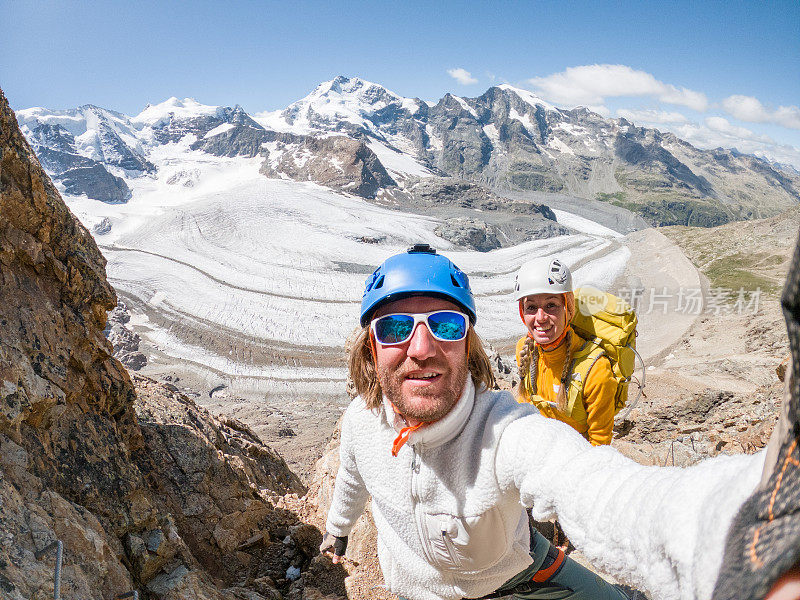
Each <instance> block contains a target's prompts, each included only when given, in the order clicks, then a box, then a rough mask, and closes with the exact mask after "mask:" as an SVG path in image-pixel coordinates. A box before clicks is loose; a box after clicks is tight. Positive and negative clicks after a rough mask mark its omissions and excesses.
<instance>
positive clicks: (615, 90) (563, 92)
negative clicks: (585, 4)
mask: <svg viewBox="0 0 800 600" xmlns="http://www.w3.org/2000/svg"><path fill="white" fill-rule="evenodd" d="M528 83H530V84H531V85H532V86H534V87H535V88H536V91H537V93H538V94H540V95H541V96H542V97H544V98H545V99H547V100H550V101H552V102H556V103H564V104H569V105H573V106H575V105H579V104H582V105H590V104H595V105H597V104H603V103H604V101H605V99H606V98H609V97H618V96H652V97H654V98H657V99H658V100H660V101H661V102H666V103H668V104H678V105H681V106H687V107H689V108H691V109H694V110H696V111H701V112H702V111H704V110H706V109H707V108H708V99H707V98H706V96H705V94H703V93H702V92H695V91H694V90H690V89H687V88H678V87H676V86H674V85H671V84H667V83H664V82H663V81H659V80H658V79H656V78H655V77H653V75H651V74H650V73H646V72H645V71H637V70H635V69H632V68H631V67H628V66H626V65H582V66H579V67H569V68H567V69H566V70H564V71H563V72H561V73H553V74H552V75H548V76H547V77H534V78H533V79H529V80H528Z"/></svg>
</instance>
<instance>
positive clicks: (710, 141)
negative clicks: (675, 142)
mask: <svg viewBox="0 0 800 600" xmlns="http://www.w3.org/2000/svg"><path fill="white" fill-rule="evenodd" d="M669 129H670V130H671V131H672V132H673V133H675V134H676V135H677V136H678V137H679V138H681V139H683V140H686V141H687V142H689V143H690V144H692V145H694V146H697V147H698V148H705V149H709V148H719V147H722V148H736V149H737V150H738V151H739V152H743V153H745V154H755V155H756V156H760V157H762V158H767V159H769V160H772V161H776V162H780V163H785V164H790V165H793V166H794V167H795V168H797V169H800V149H798V148H795V147H794V146H791V145H789V144H780V143H778V142H776V141H775V140H773V139H772V138H770V137H769V136H766V135H758V134H755V133H753V132H752V131H750V130H749V129H746V128H744V127H737V126H736V125H732V124H731V123H729V122H728V120H727V119H724V118H722V117H709V118H707V119H706V120H705V124H703V125H700V124H697V123H686V124H683V125H677V126H670V127H669Z"/></svg>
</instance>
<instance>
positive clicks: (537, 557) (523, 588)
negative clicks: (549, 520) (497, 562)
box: [400, 531, 628, 600]
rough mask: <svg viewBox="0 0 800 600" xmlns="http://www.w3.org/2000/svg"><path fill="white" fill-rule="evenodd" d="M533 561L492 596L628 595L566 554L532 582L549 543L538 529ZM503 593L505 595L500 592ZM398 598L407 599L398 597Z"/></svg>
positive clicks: (612, 598)
mask: <svg viewBox="0 0 800 600" xmlns="http://www.w3.org/2000/svg"><path fill="white" fill-rule="evenodd" d="M531 548H532V549H531V558H533V564H531V566H530V567H528V568H527V569H525V570H524V571H521V572H520V573H517V574H516V575H515V576H514V577H512V578H511V579H509V580H508V581H506V582H505V583H504V584H503V585H501V586H500V587H499V588H498V589H497V591H496V592H495V593H496V594H499V595H495V594H492V595H491V596H492V597H494V598H519V599H520V600H628V596H627V595H626V594H625V593H623V592H622V590H620V589H619V588H617V587H616V586H614V585H611V584H610V583H608V582H607V581H606V580H605V579H603V578H602V577H600V576H599V575H597V574H596V573H593V572H592V571H590V570H589V569H587V568H586V567H584V566H582V565H580V564H578V563H577V562H575V561H574V560H572V559H571V558H570V557H569V556H567V557H565V558H564V562H563V563H562V564H561V567H560V568H559V569H558V571H557V572H556V573H555V574H554V575H553V576H552V577H551V578H550V579H548V580H547V581H544V582H541V583H536V582H533V581H532V580H531V578H532V577H533V576H534V575H535V574H536V573H537V572H538V571H539V569H540V568H541V567H542V565H543V564H544V562H545V558H546V556H547V551H548V550H549V549H550V542H548V541H547V539H546V538H545V537H544V536H543V535H542V534H541V533H539V532H538V531H536V532H534V533H533V538H532V539H531ZM503 592H505V595H502V593H503ZM400 600H408V599H406V598H403V597H402V596H401V597H400Z"/></svg>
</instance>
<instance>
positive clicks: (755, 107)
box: [722, 94, 800, 129]
mask: <svg viewBox="0 0 800 600" xmlns="http://www.w3.org/2000/svg"><path fill="white" fill-rule="evenodd" d="M722 108H724V109H725V111H726V112H727V113H728V114H730V115H731V116H733V117H736V118H737V119H739V120H740V121H749V122H751V123H774V124H775V125H781V126H783V127H788V128H790V129H800V108H798V107H797V106H779V107H778V108H777V109H776V110H774V111H770V110H769V109H768V108H767V107H766V106H764V105H763V104H762V103H761V101H760V100H758V98H753V97H752V96H742V95H739V94H736V95H733V96H728V97H727V98H725V100H723V101H722Z"/></svg>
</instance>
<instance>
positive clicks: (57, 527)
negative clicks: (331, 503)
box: [0, 92, 341, 600]
mask: <svg viewBox="0 0 800 600" xmlns="http://www.w3.org/2000/svg"><path fill="white" fill-rule="evenodd" d="M115 304H116V299H115V295H114V292H113V290H112V289H111V287H110V286H109V284H108V282H107V281H106V278H105V261H104V259H103V257H102V256H101V255H100V253H99V251H98V249H97V246H96V245H95V243H94V241H93V239H92V237H91V236H90V235H89V233H88V232H87V231H86V229H85V228H84V227H83V226H82V225H81V224H80V223H79V222H78V221H77V220H76V219H75V217H73V215H72V214H71V213H70V212H69V210H68V209H67V207H66V206H65V204H64V203H63V201H62V200H61V198H60V196H59V194H58V192H57V191H56V189H55V187H54V186H53V184H52V182H51V181H50V180H49V179H48V177H47V176H46V175H45V174H44V172H43V171H42V169H41V167H40V165H39V163H38V161H37V160H36V157H35V156H34V155H33V152H32V151H31V148H30V147H29V146H28V144H27V142H26V141H25V139H24V138H23V137H22V135H21V133H20V131H19V129H18V127H17V123H16V119H15V117H14V113H13V112H12V111H11V110H10V108H9V106H8V103H7V101H6V99H5V97H4V96H3V95H2V92H0V598H2V599H3V600H6V599H8V600H30V599H36V600H40V599H44V598H47V597H52V596H53V585H54V584H53V574H54V558H55V557H54V555H53V553H51V554H49V555H46V556H45V557H43V558H41V559H37V558H36V557H35V552H36V551H37V550H41V549H43V548H45V547H46V546H47V545H48V544H50V543H51V542H53V541H55V540H56V539H58V540H61V541H62V542H63V544H64V555H63V569H62V573H61V577H62V581H61V593H62V595H63V597H65V598H81V599H85V600H111V599H112V598H114V597H115V596H116V595H117V594H122V593H125V592H127V591H129V590H133V589H136V590H138V591H139V592H140V598H143V600H154V599H164V600H182V599H186V600H189V599H192V600H194V599H197V598H202V599H206V600H235V599H247V600H263V599H264V598H269V599H280V598H296V599H298V600H299V599H300V598H303V597H311V596H314V594H317V592H316V591H311V590H310V588H309V591H308V593H306V590H305V583H304V577H305V576H308V577H309V578H311V579H313V578H314V575H313V574H314V573H318V572H319V565H320V561H321V560H322V564H323V565H324V560H323V559H320V558H319V557H317V559H316V561H314V560H313V559H314V555H315V554H317V552H316V548H317V546H318V544H319V541H320V540H321V535H320V534H319V531H318V530H317V529H316V528H314V527H312V526H310V525H308V524H303V523H302V522H301V520H300V519H299V518H298V513H299V512H302V511H305V509H304V503H303V501H302V500H301V499H300V498H299V497H298V493H302V492H303V491H304V490H303V487H302V485H301V484H300V482H299V480H298V479H297V477H296V476H295V475H294V474H293V473H291V471H289V469H288V468H287V466H286V463H285V462H284V461H283V460H282V459H281V458H280V457H279V456H277V455H276V454H275V453H273V452H272V451H271V450H270V449H269V448H267V447H266V446H264V445H263V444H262V443H261V442H260V441H259V440H258V438H257V437H255V436H254V435H253V434H252V433H251V432H250V431H249V430H248V429H247V428H246V427H244V426H242V425H241V424H239V423H237V422H235V421H230V422H226V423H222V422H220V421H218V420H216V419H214V418H213V417H211V416H210V415H209V414H208V413H207V412H205V411H203V410H200V409H198V408H197V407H196V406H195V405H194V404H193V403H192V401H191V400H189V399H188V398H186V397H185V396H181V395H179V394H175V393H173V392H171V391H169V390H168V389H166V388H164V387H163V386H160V385H159V384H157V383H156V382H153V381H151V380H148V379H145V378H140V377H137V379H136V381H135V382H134V381H132V380H131V378H130V377H129V375H128V373H127V372H126V371H125V369H124V368H123V367H122V365H121V364H120V363H119V362H118V361H117V360H116V359H114V358H113V357H111V355H110V354H111V345H110V344H109V342H108V341H107V340H106V339H105V338H104V336H103V328H104V326H105V324H106V311H107V310H109V309H111V308H113V307H114V306H115ZM287 493H288V494H287ZM305 512H308V511H305ZM329 562H330V561H328V563H329ZM312 567H313V568H312ZM340 580H341V577H340ZM317 587H319V586H317ZM309 594H310V595H309ZM317 597H319V594H317Z"/></svg>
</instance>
